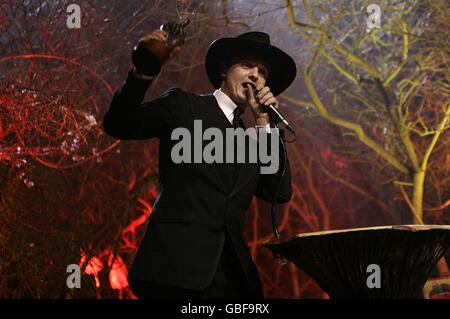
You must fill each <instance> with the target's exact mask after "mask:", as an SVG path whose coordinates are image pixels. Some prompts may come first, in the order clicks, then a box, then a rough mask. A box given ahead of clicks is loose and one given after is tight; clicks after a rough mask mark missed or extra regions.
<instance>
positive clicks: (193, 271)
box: [103, 73, 292, 289]
mask: <svg viewBox="0 0 450 319" xmlns="http://www.w3.org/2000/svg"><path fill="white" fill-rule="evenodd" d="M149 85H150V82H149V81H144V80H140V79H136V78H135V77H134V76H133V75H132V74H131V73H130V75H129V76H128V79H127V80H126V82H125V83H124V85H123V87H122V88H121V89H120V90H118V91H117V92H116V94H115V95H114V98H113V100H112V102H111V105H110V108H109V110H108V112H107V113H106V115H105V117H104V121H103V126H104V129H105V131H106V132H107V133H108V134H109V135H111V136H113V137H115V138H118V139H122V140H136V139H148V138H153V137H158V138H159V139H160V144H159V187H158V196H157V199H156V201H155V203H154V206H153V211H152V214H151V215H150V217H149V221H148V224H147V229H146V232H145V235H144V238H143V239H142V241H141V243H140V246H139V249H138V251H137V253H136V256H135V259H134V262H133V265H132V267H131V270H130V274H129V280H130V281H133V280H144V281H148V282H156V283H163V284H170V285H174V286H178V287H182V288H187V289H203V288H205V287H207V286H208V284H209V283H210V282H211V280H212V278H213V276H214V274H215V271H216V269H217V266H218V263H219V260H220V255H221V251H222V248H223V245H224V242H225V238H226V234H227V233H228V236H229V238H230V241H231V242H232V246H233V247H234V249H235V252H236V254H237V256H238V259H239V262H240V264H241V266H242V269H243V270H244V272H245V273H246V274H249V273H250V272H251V270H252V269H253V270H254V269H255V268H256V267H254V264H253V262H252V260H251V257H250V254H249V252H248V249H247V246H246V243H245V241H244V239H243V227H244V214H245V212H246V210H247V209H248V207H249V205H250V202H251V199H252V197H253V196H254V195H256V196H259V197H261V198H263V199H265V200H267V201H272V199H273V196H274V192H275V189H276V185H277V183H278V182H279V176H278V175H277V174H278V173H277V174H273V175H261V174H260V166H259V164H257V163H255V164H250V163H247V164H239V165H238V166H239V173H238V175H237V178H233V170H234V168H233V164H219V163H213V164H206V163H200V164H175V163H173V161H172V159H171V148H172V146H173V145H174V144H175V143H177V141H171V139H170V137H171V132H172V130H173V129H175V128H177V127H186V128H188V129H189V130H190V131H191V133H192V130H193V122H194V120H195V119H199V120H202V126H203V130H205V129H207V128H209V127H216V128H219V129H220V130H223V131H225V129H226V128H227V127H232V125H231V124H230V122H229V121H228V119H227V118H226V117H225V115H224V113H223V112H222V110H221V109H220V107H219V105H218V103H217V101H216V99H215V97H214V96H213V95H206V96H197V95H194V94H190V93H186V92H183V91H181V90H179V89H171V90H169V91H167V92H166V93H165V94H164V96H162V97H161V98H158V99H156V100H153V101H151V102H148V103H142V100H143V98H144V95H145V92H146V90H147V88H148V86H149ZM192 134H193V133H192ZM206 144H207V143H206ZM281 153H282V152H281V148H280V156H283V154H281ZM280 163H283V161H281V160H280ZM280 171H281V170H279V171H278V172H280ZM291 193H292V190H291V176H290V170H289V162H288V165H287V168H286V175H285V178H284V180H283V182H282V186H281V191H280V193H279V196H278V199H277V202H278V203H284V202H287V201H289V200H290V198H291ZM267 218H270V217H269V216H267ZM250 277H251V275H248V276H247V279H248V280H249V281H250V282H251V281H252V280H254V279H252V278H250Z"/></svg>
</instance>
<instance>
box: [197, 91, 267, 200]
mask: <svg viewBox="0 0 450 319" xmlns="http://www.w3.org/2000/svg"><path fill="white" fill-rule="evenodd" d="M203 97H204V98H205V107H204V108H203V107H202V108H200V112H202V114H194V118H199V119H202V120H203V121H205V122H204V125H203V129H204V130H205V129H206V128H209V127H217V128H218V129H220V130H221V131H222V132H223V134H224V137H225V132H226V129H227V128H233V125H232V124H231V123H230V121H229V120H228V119H227V117H226V116H225V114H224V113H223V111H222V109H221V108H220V106H219V104H218V103H217V100H216V98H215V97H214V95H205V96H203ZM240 124H241V126H242V127H243V128H244V129H245V126H244V123H243V121H242V119H241V121H240ZM224 155H225V154H224ZM209 165H213V167H212V169H211V170H212V171H213V173H214V175H215V176H216V178H217V180H218V181H220V187H221V188H222V189H223V190H224V191H225V192H229V191H230V189H229V188H228V187H227V185H226V183H225V181H224V179H223V177H222V176H221V175H220V173H219V170H220V169H221V168H220V167H219V164H217V163H213V164H209ZM238 167H239V172H238V174H237V178H236V180H235V181H234V183H233V185H232V188H231V194H232V195H235V194H236V193H238V192H239V191H240V190H241V189H242V188H243V187H244V186H246V185H247V184H248V182H249V181H250V180H251V178H252V177H253V176H254V174H256V173H257V169H258V167H259V166H258V165H257V164H256V163H244V164H240V165H238Z"/></svg>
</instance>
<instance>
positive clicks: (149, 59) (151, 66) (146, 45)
mask: <svg viewBox="0 0 450 319" xmlns="http://www.w3.org/2000/svg"><path fill="white" fill-rule="evenodd" d="M189 23H190V20H189V18H186V19H185V20H183V21H182V22H179V23H174V22H168V23H165V24H163V25H161V27H160V29H159V30H156V31H154V32H152V33H151V34H149V35H147V36H145V37H143V38H141V39H140V40H139V43H138V45H137V46H136V47H135V48H134V50H133V54H132V60H133V64H134V66H135V71H134V74H135V76H137V77H139V78H142V79H146V80H147V79H148V80H149V79H152V78H153V77H155V76H156V75H157V74H158V73H159V71H160V70H161V66H162V65H163V64H164V62H166V61H167V59H169V58H170V56H171V55H172V54H173V52H174V49H175V48H176V47H179V46H180V45H182V44H183V43H184V39H185V37H186V33H185V27H186V26H187V25H188V24H189Z"/></svg>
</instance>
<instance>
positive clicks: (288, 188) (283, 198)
mask: <svg viewBox="0 0 450 319" xmlns="http://www.w3.org/2000/svg"><path fill="white" fill-rule="evenodd" d="M285 155H286V154H284V152H283V151H282V148H281V145H280V147H279V163H280V165H279V168H278V171H277V172H276V173H274V174H261V175H260V176H261V177H260V180H259V183H258V186H257V189H256V194H255V195H256V196H257V197H259V198H261V199H264V200H266V201H268V202H273V200H274V198H275V193H276V191H277V187H278V184H279V183H280V179H281V176H282V174H283V168H284V166H283V165H284V158H285ZM291 197H292V185H291V169H290V163H289V158H287V157H286V166H285V172H284V176H283V179H282V181H281V185H280V189H279V192H278V196H277V200H276V202H277V203H278V204H282V203H286V202H288V201H290V199H291Z"/></svg>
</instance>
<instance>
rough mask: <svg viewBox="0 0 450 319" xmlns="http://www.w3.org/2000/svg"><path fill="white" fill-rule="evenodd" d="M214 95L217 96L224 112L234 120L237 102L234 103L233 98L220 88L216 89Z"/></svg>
mask: <svg viewBox="0 0 450 319" xmlns="http://www.w3.org/2000/svg"><path fill="white" fill-rule="evenodd" d="M213 95H214V97H215V98H216V100H217V103H218V104H219V106H220V109H221V110H222V112H223V113H224V114H225V116H226V117H227V119H228V120H229V121H230V122H232V121H233V117H234V115H233V111H234V109H235V108H237V105H236V103H234V102H233V100H232V99H230V97H229V96H228V95H226V94H225V93H223V92H222V91H221V90H220V89H218V90H215V91H214V93H213Z"/></svg>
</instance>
